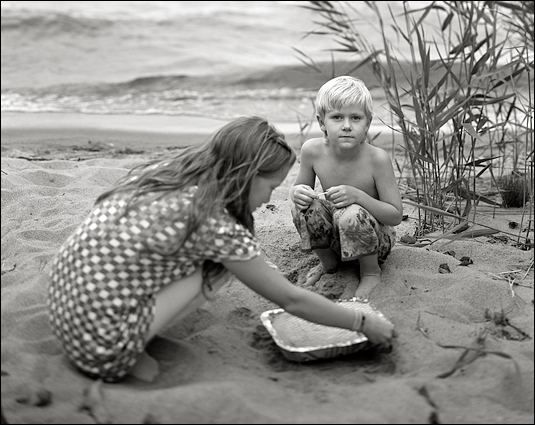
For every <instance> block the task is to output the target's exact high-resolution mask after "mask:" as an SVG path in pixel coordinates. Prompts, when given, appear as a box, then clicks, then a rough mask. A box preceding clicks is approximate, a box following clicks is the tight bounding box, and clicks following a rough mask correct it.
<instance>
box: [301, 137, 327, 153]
mask: <svg viewBox="0 0 535 425" xmlns="http://www.w3.org/2000/svg"><path fill="white" fill-rule="evenodd" d="M324 148H325V139H324V138H323V137H315V138H313V139H308V140H306V141H305V142H304V143H303V145H302V146H301V150H306V151H311V152H317V151H318V150H320V149H324Z"/></svg>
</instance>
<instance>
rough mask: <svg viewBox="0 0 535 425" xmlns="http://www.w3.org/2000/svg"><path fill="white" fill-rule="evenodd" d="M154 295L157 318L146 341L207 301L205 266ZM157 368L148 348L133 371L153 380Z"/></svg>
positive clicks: (221, 280) (218, 285)
mask: <svg viewBox="0 0 535 425" xmlns="http://www.w3.org/2000/svg"><path fill="white" fill-rule="evenodd" d="M229 277H230V274H229V273H225V274H224V275H223V276H222V277H221V278H219V279H218V280H217V281H216V282H214V283H213V284H212V291H210V293H209V294H208V295H212V294H215V293H216V292H217V291H218V290H219V289H221V287H222V286H223V285H224V284H225V283H226V282H227V280H228V278H229ZM155 299H156V307H155V312H154V320H153V322H152V324H151V326H150V329H149V333H148V335H147V341H150V340H151V339H152V338H154V337H155V336H156V335H157V334H158V333H159V332H160V331H162V330H163V329H164V328H165V327H166V326H167V325H169V324H170V323H171V322H175V321H177V320H180V319H183V318H184V317H186V316H188V315H189V314H190V313H192V312H193V311H195V310H196V309H197V308H199V307H200V306H201V305H202V304H203V303H204V302H205V301H206V297H205V296H204V293H203V291H202V270H201V269H200V268H199V269H198V270H197V271H195V273H193V274H192V275H190V276H188V277H186V278H184V279H181V280H179V281H177V282H174V283H171V284H169V285H167V286H165V287H164V288H162V289H161V290H160V291H159V292H158V293H157V294H156V295H155ZM158 372H159V367H158V362H157V361H156V359H154V358H153V357H151V356H149V355H148V354H147V352H146V351H145V352H143V354H142V355H141V356H140V358H139V360H138V362H137V363H136V365H135V366H134V368H133V369H132V371H131V372H130V375H132V376H134V377H136V378H138V379H140V380H143V381H147V382H151V381H153V380H154V378H155V377H156V375H158Z"/></svg>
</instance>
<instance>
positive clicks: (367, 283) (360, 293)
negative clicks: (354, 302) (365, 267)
mask: <svg viewBox="0 0 535 425" xmlns="http://www.w3.org/2000/svg"><path fill="white" fill-rule="evenodd" d="M379 283H381V275H380V274H375V273H374V274H364V275H361V276H360V283H359V286H358V288H357V290H356V291H355V297H357V298H360V299H363V300H368V299H369V298H370V294H371V293H372V291H373V290H374V289H375V287H376V286H377V285H379Z"/></svg>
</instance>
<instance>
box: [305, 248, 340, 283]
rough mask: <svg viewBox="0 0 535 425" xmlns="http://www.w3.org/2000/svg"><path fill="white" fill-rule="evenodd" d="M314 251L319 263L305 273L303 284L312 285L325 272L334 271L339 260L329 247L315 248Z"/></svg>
mask: <svg viewBox="0 0 535 425" xmlns="http://www.w3.org/2000/svg"><path fill="white" fill-rule="evenodd" d="M314 253H315V254H316V255H317V256H318V258H319V259H320V263H319V264H318V265H317V266H315V267H312V269H310V271H309V272H308V273H307V277H306V281H305V286H312V285H314V284H315V283H316V282H317V281H318V280H320V278H321V277H322V276H323V275H324V274H325V273H334V272H335V271H336V270H337V269H338V264H339V262H340V260H339V259H338V255H337V254H336V253H335V252H334V251H333V250H332V249H331V248H325V249H315V250H314Z"/></svg>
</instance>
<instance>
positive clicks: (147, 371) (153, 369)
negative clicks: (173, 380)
mask: <svg viewBox="0 0 535 425" xmlns="http://www.w3.org/2000/svg"><path fill="white" fill-rule="evenodd" d="M159 372H160V367H159V366H158V362H157V361H156V359H155V358H154V357H151V356H149V355H148V354H147V352H143V354H141V356H140V358H139V360H138V361H137V363H136V364H135V366H134V368H133V369H132V370H131V372H130V375H132V376H133V377H134V378H137V379H139V380H140V381H145V382H152V381H154V378H156V376H157V375H158V373H159Z"/></svg>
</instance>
